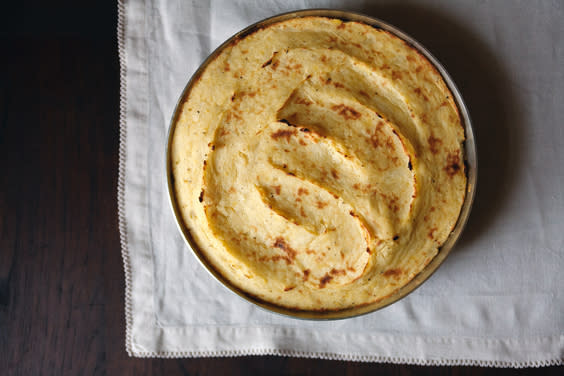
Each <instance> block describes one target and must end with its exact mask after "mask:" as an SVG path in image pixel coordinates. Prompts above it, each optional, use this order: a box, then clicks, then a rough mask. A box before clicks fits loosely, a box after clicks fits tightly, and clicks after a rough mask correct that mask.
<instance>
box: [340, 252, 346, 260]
mask: <svg viewBox="0 0 564 376" xmlns="http://www.w3.org/2000/svg"><path fill="white" fill-rule="evenodd" d="M339 253H340V254H341V259H343V260H344V259H345V254H344V253H343V251H339Z"/></svg>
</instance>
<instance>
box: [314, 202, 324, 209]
mask: <svg viewBox="0 0 564 376" xmlns="http://www.w3.org/2000/svg"><path fill="white" fill-rule="evenodd" d="M315 205H316V206H317V207H318V208H319V209H323V208H324V207H326V206H327V203H326V202H323V201H317V203H316V204H315Z"/></svg>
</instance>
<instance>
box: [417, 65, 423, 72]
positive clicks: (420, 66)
mask: <svg viewBox="0 0 564 376" xmlns="http://www.w3.org/2000/svg"><path fill="white" fill-rule="evenodd" d="M422 70H423V66H422V65H419V66H418V67H417V68H415V72H417V73H419V72H421V71H422Z"/></svg>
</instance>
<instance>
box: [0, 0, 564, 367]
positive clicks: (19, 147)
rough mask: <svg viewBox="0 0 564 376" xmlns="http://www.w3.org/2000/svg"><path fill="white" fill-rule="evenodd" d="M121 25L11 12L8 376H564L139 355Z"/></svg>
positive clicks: (1, 276)
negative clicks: (122, 200) (129, 273)
mask: <svg viewBox="0 0 564 376" xmlns="http://www.w3.org/2000/svg"><path fill="white" fill-rule="evenodd" d="M116 17H117V14H116V5H115V3H114V2H113V1H106V2H103V1H99V2H94V1H92V2H91V4H88V3H87V2H76V3H75V2H71V1H69V2H66V3H58V4H53V3H52V2H44V3H39V4H28V2H25V4H23V5H11V7H10V8H6V7H5V6H4V7H3V8H2V9H0V21H1V22H0V42H1V45H0V48H1V59H0V67H1V69H0V161H1V162H2V164H1V170H0V176H1V184H0V375H67V374H69V375H90V374H96V375H98V374H112V375H138V374H152V373H154V374H164V373H166V374H183V375H205V374H211V375H215V374H221V375H223V374H226V375H248V374H262V373H267V374H275V375H277V374H296V375H302V374H303V375H309V374H318V373H319V374H347V375H364V374H366V375H368V374H374V373H382V374H395V375H411V374H429V375H431V374H432V375H435V374H442V375H468V374H481V375H510V374H511V375H514V374H520V375H524V374H538V375H557V374H559V375H562V374H563V373H564V369H563V368H557V367H549V368H542V369H525V370H514V369H488V368H478V367H418V366H406V365H388V364H366V363H354V362H342V361H322V360H313V359H297V358H284V357H270V356H265V357H239V358H204V359H135V358H129V357H128V356H127V354H126V352H125V345H124V330H125V328H124V278H123V268H122V260H121V255H120V244H119V235H118V225H117V215H116V213H117V205H116V181H117V166H118V164H117V162H118V117H119V106H118V104H119V75H118V72H119V64H118V56H117V45H116V33H115V30H116ZM390 17H392V18H393V15H390ZM401 26H403V27H406V26H407V27H408V28H409V25H401ZM487 194H490V195H491V193H488V192H485V193H484V195H487ZM477 210H480V209H479V208H478V209H477Z"/></svg>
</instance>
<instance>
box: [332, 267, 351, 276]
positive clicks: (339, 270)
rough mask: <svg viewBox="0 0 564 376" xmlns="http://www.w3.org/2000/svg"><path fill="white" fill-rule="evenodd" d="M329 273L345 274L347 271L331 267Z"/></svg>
mask: <svg viewBox="0 0 564 376" xmlns="http://www.w3.org/2000/svg"><path fill="white" fill-rule="evenodd" d="M329 273H331V275H345V274H347V271H346V270H345V269H335V268H333V269H331V271H330V272H329Z"/></svg>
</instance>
